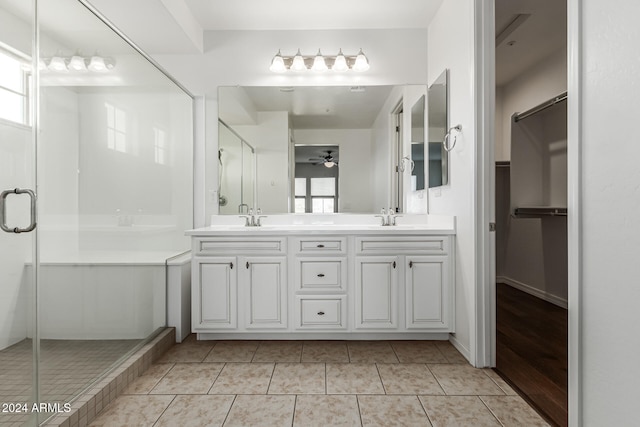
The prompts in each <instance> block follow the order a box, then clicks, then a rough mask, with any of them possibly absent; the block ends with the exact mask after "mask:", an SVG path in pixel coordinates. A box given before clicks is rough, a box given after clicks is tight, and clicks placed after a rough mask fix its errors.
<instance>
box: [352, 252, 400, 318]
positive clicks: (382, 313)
mask: <svg viewBox="0 0 640 427" xmlns="http://www.w3.org/2000/svg"><path fill="white" fill-rule="evenodd" d="M398 262H399V257H397V256H357V257H356V259H355V268H356V272H355V295H354V296H355V307H354V308H355V310H354V314H355V325H354V326H355V328H357V329H397V328H398V308H399V307H398Z"/></svg>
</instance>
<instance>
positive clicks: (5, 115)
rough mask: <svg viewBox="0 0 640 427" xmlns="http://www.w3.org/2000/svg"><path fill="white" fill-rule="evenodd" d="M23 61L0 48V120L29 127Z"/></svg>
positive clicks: (26, 76) (27, 98)
mask: <svg viewBox="0 0 640 427" xmlns="http://www.w3.org/2000/svg"><path fill="white" fill-rule="evenodd" d="M24 64H25V60H20V59H18V57H17V56H15V55H12V54H10V53H9V52H6V51H4V50H3V49H1V48H0V119H4V120H9V121H11V122H15V123H20V124H22V125H29V80H30V76H29V74H28V73H27V72H26V71H25V66H24Z"/></svg>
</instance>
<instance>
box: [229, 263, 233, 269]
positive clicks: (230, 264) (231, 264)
mask: <svg viewBox="0 0 640 427" xmlns="http://www.w3.org/2000/svg"><path fill="white" fill-rule="evenodd" d="M229 267H231V269H232V270H233V263H232V262H230V263H229Z"/></svg>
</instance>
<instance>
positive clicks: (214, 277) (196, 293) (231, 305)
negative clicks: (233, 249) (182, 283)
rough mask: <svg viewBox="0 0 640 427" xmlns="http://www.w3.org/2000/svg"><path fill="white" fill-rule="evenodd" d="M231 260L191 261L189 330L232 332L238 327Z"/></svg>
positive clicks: (233, 262) (233, 270)
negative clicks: (190, 321) (190, 323)
mask: <svg viewBox="0 0 640 427" xmlns="http://www.w3.org/2000/svg"><path fill="white" fill-rule="evenodd" d="M236 271H237V262H236V258H235V257H211V258H206V259H205V258H201V259H194V261H193V277H194V279H195V280H193V281H192V290H191V291H192V302H193V304H192V307H193V309H194V310H193V329H194V330H197V331H203V330H212V329H235V328H236V327H237V326H238V309H237V307H238V306H237V286H236Z"/></svg>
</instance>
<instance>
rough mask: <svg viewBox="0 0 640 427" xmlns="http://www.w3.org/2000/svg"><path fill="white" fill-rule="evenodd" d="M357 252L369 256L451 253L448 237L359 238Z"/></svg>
mask: <svg viewBox="0 0 640 427" xmlns="http://www.w3.org/2000/svg"><path fill="white" fill-rule="evenodd" d="M356 252H357V253H359V254H363V255H364V254H367V255H369V254H370V255H387V254H390V253H392V254H402V253H410V254H433V255H442V254H446V253H448V252H449V237H448V236H407V237H404V238H397V237H378V238H373V237H358V238H356Z"/></svg>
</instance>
